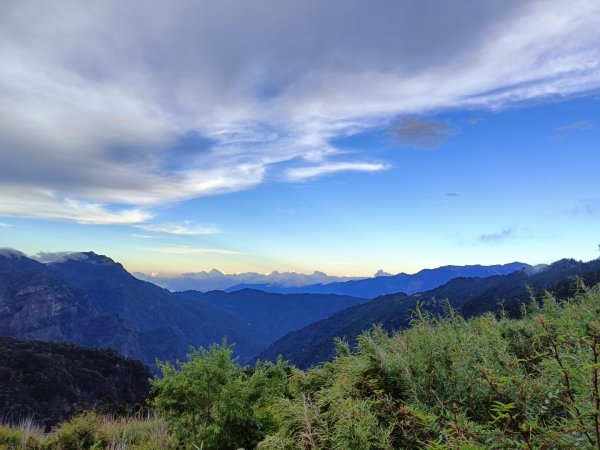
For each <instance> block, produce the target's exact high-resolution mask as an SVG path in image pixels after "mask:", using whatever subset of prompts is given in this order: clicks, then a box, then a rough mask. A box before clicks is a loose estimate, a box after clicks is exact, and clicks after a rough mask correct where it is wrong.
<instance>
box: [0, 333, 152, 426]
mask: <svg viewBox="0 0 600 450" xmlns="http://www.w3.org/2000/svg"><path fill="white" fill-rule="evenodd" d="M150 376H151V374H150V370H149V369H148V367H146V366H144V365H143V364H142V363H141V362H139V361H136V360H133V359H128V358H125V357H123V356H121V355H119V354H118V353H117V352H115V351H114V350H108V349H92V348H86V347H80V346H77V345H72V344H59V343H52V342H41V341H19V340H16V339H11V338H5V337H0V419H2V420H4V421H8V422H19V421H21V420H22V418H26V417H28V418H32V419H34V420H35V421H36V422H37V423H39V424H40V425H42V426H44V427H50V426H51V425H55V424H56V423H58V422H60V421H61V420H65V419H67V418H69V417H70V416H72V415H73V414H75V413H77V412H80V411H83V410H86V409H90V408H98V409H100V410H102V411H104V412H107V413H111V414H112V413H128V412H131V411H133V410H134V409H135V407H136V405H139V404H141V403H142V402H143V401H144V400H145V398H146V397H147V396H148V391H149V388H150V386H149V383H148V379H149V378H150Z"/></svg>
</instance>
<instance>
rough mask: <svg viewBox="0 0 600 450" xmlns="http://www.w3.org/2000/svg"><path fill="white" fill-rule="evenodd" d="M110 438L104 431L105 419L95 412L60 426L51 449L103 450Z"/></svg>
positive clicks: (53, 438)
mask: <svg viewBox="0 0 600 450" xmlns="http://www.w3.org/2000/svg"><path fill="white" fill-rule="evenodd" d="M108 443H109V438H108V436H107V435H106V433H105V430H104V429H103V418H102V416H100V415H98V414H97V413H95V412H94V411H87V412H84V413H81V414H79V415H76V416H75V417H73V418H71V420H68V421H67V422H63V423H62V424H60V426H59V427H58V429H57V430H56V431H55V432H54V433H53V435H52V439H51V448H53V449H57V450H89V449H103V448H105V447H106V446H107V445H108Z"/></svg>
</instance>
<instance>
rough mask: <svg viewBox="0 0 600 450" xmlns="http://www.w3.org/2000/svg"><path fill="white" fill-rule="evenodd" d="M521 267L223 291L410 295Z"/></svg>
mask: <svg viewBox="0 0 600 450" xmlns="http://www.w3.org/2000/svg"><path fill="white" fill-rule="evenodd" d="M525 267H529V266H528V265H527V264H524V263H520V262H514V263H510V264H497V265H492V266H482V265H472V266H443V267H438V268H435V269H423V270H421V271H419V272H417V273H415V274H407V273H399V274H397V275H381V276H376V277H373V278H365V279H362V280H350V281H343V282H335V283H329V284H313V285H309V286H301V287H286V286H279V285H274V284H238V285H236V286H233V287H231V288H229V289H226V291H227V292H234V291H237V290H240V289H259V290H262V291H266V292H274V293H280V294H294V293H311V294H338V295H349V296H354V297H362V298H375V297H378V296H381V295H386V294H395V293H397V292H404V293H406V294H409V295H410V294H414V293H417V292H424V291H428V290H431V289H434V288H436V287H438V286H441V285H442V284H444V283H447V282H448V281H450V280H451V279H453V278H458V277H481V278H483V277H490V276H493V275H507V274H509V273H512V272H515V271H517V270H520V269H523V268H525Z"/></svg>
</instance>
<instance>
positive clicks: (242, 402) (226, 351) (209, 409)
mask: <svg viewBox="0 0 600 450" xmlns="http://www.w3.org/2000/svg"><path fill="white" fill-rule="evenodd" d="M232 352H233V349H232V346H229V345H227V343H226V342H223V343H222V344H220V345H218V344H214V345H212V346H211V347H210V348H209V349H208V350H206V349H203V348H199V349H196V350H193V351H192V352H191V353H190V354H189V355H188V360H187V361H185V362H178V364H177V367H175V366H173V365H172V364H170V363H166V364H162V363H159V364H158V365H159V367H160V369H161V371H162V378H155V379H154V380H152V383H151V384H152V392H153V394H154V395H155V398H154V406H155V407H156V408H157V410H158V411H160V412H161V413H162V414H163V415H164V417H165V418H166V420H167V422H168V424H169V426H170V429H171V431H172V432H173V433H174V434H175V436H176V438H177V440H178V442H179V443H180V444H181V445H182V446H187V448H192V447H193V446H196V447H198V448H205V449H230V448H238V447H245V448H254V447H255V446H256V444H257V443H258V442H259V441H260V440H261V439H263V438H264V437H265V436H266V435H267V433H268V432H270V431H273V429H274V426H275V419H274V418H273V415H272V412H271V410H270V409H269V408H268V405H269V404H270V403H271V401H273V400H274V399H275V398H277V397H280V396H282V395H284V394H285V392H286V385H287V378H288V372H289V370H290V369H289V367H288V366H287V365H286V364H285V363H283V362H281V361H279V362H278V363H276V364H273V363H262V364H258V365H257V367H256V368H255V369H250V368H241V367H239V366H238V365H236V362H235V360H234V359H232Z"/></svg>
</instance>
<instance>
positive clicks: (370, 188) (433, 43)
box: [0, 0, 600, 276]
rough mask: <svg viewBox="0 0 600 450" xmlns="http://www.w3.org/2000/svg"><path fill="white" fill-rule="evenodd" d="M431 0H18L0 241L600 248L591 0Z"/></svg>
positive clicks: (390, 265) (283, 265) (170, 263)
mask: <svg viewBox="0 0 600 450" xmlns="http://www.w3.org/2000/svg"><path fill="white" fill-rule="evenodd" d="M427 3H428V2H404V3H403V4H402V5H400V4H399V3H398V2H384V3H383V6H382V8H381V10H378V11H373V8H370V7H369V6H368V3H367V2H361V1H352V2H335V1H334V2H328V3H327V4H326V5H325V4H323V3H321V2H310V1H306V2H300V1H298V2H294V1H291V2H286V3H285V4H282V3H280V2H269V1H261V2H257V3H256V5H254V7H253V8H250V9H248V8H249V7H248V6H245V4H243V3H237V2H233V1H232V2H228V1H224V2H219V4H215V3H214V2H208V3H202V2H190V3H186V2H181V3H180V4H177V5H173V4H171V3H167V2H155V3H153V4H152V7H147V6H145V4H144V2H139V3H138V2H130V3H129V4H128V5H123V4H122V2H105V3H102V4H101V5H100V4H98V5H95V6H93V7H89V8H83V7H82V6H81V4H79V3H78V2H72V3H71V2H56V3H53V2H41V3H38V2H34V1H25V2H18V3H14V4H12V5H11V7H10V8H9V9H10V13H9V14H7V15H6V16H5V17H4V18H3V19H2V20H3V26H2V27H0V35H1V36H0V37H1V38H2V39H0V52H2V54H3V56H4V58H3V63H2V64H1V65H0V94H1V95H2V98H4V99H7V101H5V102H3V105H2V106H0V117H2V118H3V120H2V121H0V246H7V247H13V248H17V249H19V250H21V251H24V252H25V253H28V254H35V253H38V252H55V251H85V250H94V251H96V252H97V253H103V254H107V255H109V256H111V257H113V258H114V259H117V260H119V261H120V262H122V263H124V265H125V266H126V267H127V268H128V269H130V270H132V271H144V272H153V271H161V272H166V273H182V272H194V271H200V270H206V269H211V268H213V267H215V268H218V269H221V270H223V271H226V272H245V271H257V272H265V273H266V272H270V271H272V270H280V271H288V270H289V271H298V272H305V273H308V272H312V271H314V270H321V271H324V272H327V273H330V274H333V275H351V276H360V275H370V274H373V273H374V272H375V271H377V270H379V269H383V270H385V271H387V272H393V273H397V272H400V271H406V272H414V271H417V270H419V269H421V268H424V267H435V266H440V265H445V264H474V263H482V264H493V263H503V262H510V261H515V260H519V261H523V262H528V263H545V262H551V261H553V260H556V259H559V258H562V257H575V258H579V259H584V260H588V259H592V258H596V257H598V254H599V253H598V251H599V248H598V246H599V244H600V231H599V230H600V227H598V223H599V220H600V176H599V172H598V167H600V151H599V150H600V149H599V148H598V147H599V145H598V143H600V114H599V113H600V31H598V29H597V26H596V24H597V23H598V19H600V6H599V5H598V3H597V2H594V1H583V0H581V1H576V2H573V4H572V5H571V7H570V9H569V11H565V10H564V8H563V7H562V6H561V2H552V1H547V2H514V3H513V2H485V4H483V2H482V4H477V5H476V6H474V5H475V4H473V3H467V2H460V1H457V2H448V6H447V8H448V10H443V9H444V8H446V6H444V7H441V8H431V5H429V6H428V5H427ZM438 5H439V3H438ZM46 8H51V11H50V10H49V12H48V14H41V13H40V10H42V12H43V10H44V9H46ZM475 9H476V10H477V11H474V10H475ZM142 11H144V14H147V16H146V20H145V21H144V23H140V21H137V20H135V18H136V17H138V15H139V14H141V13H142ZM146 11H148V12H147V13H146ZM339 11H344V14H342V15H340V14H339ZM342 18H343V20H342ZM192 19H193V20H192ZM542 19H543V20H542ZM540 24H552V25H553V26H552V27H550V26H546V25H544V26H541V25H540ZM356 27H359V28H360V29H361V30H362V34H361V37H360V39H358V38H357V37H356V33H355V32H354V30H355V29H356Z"/></svg>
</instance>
